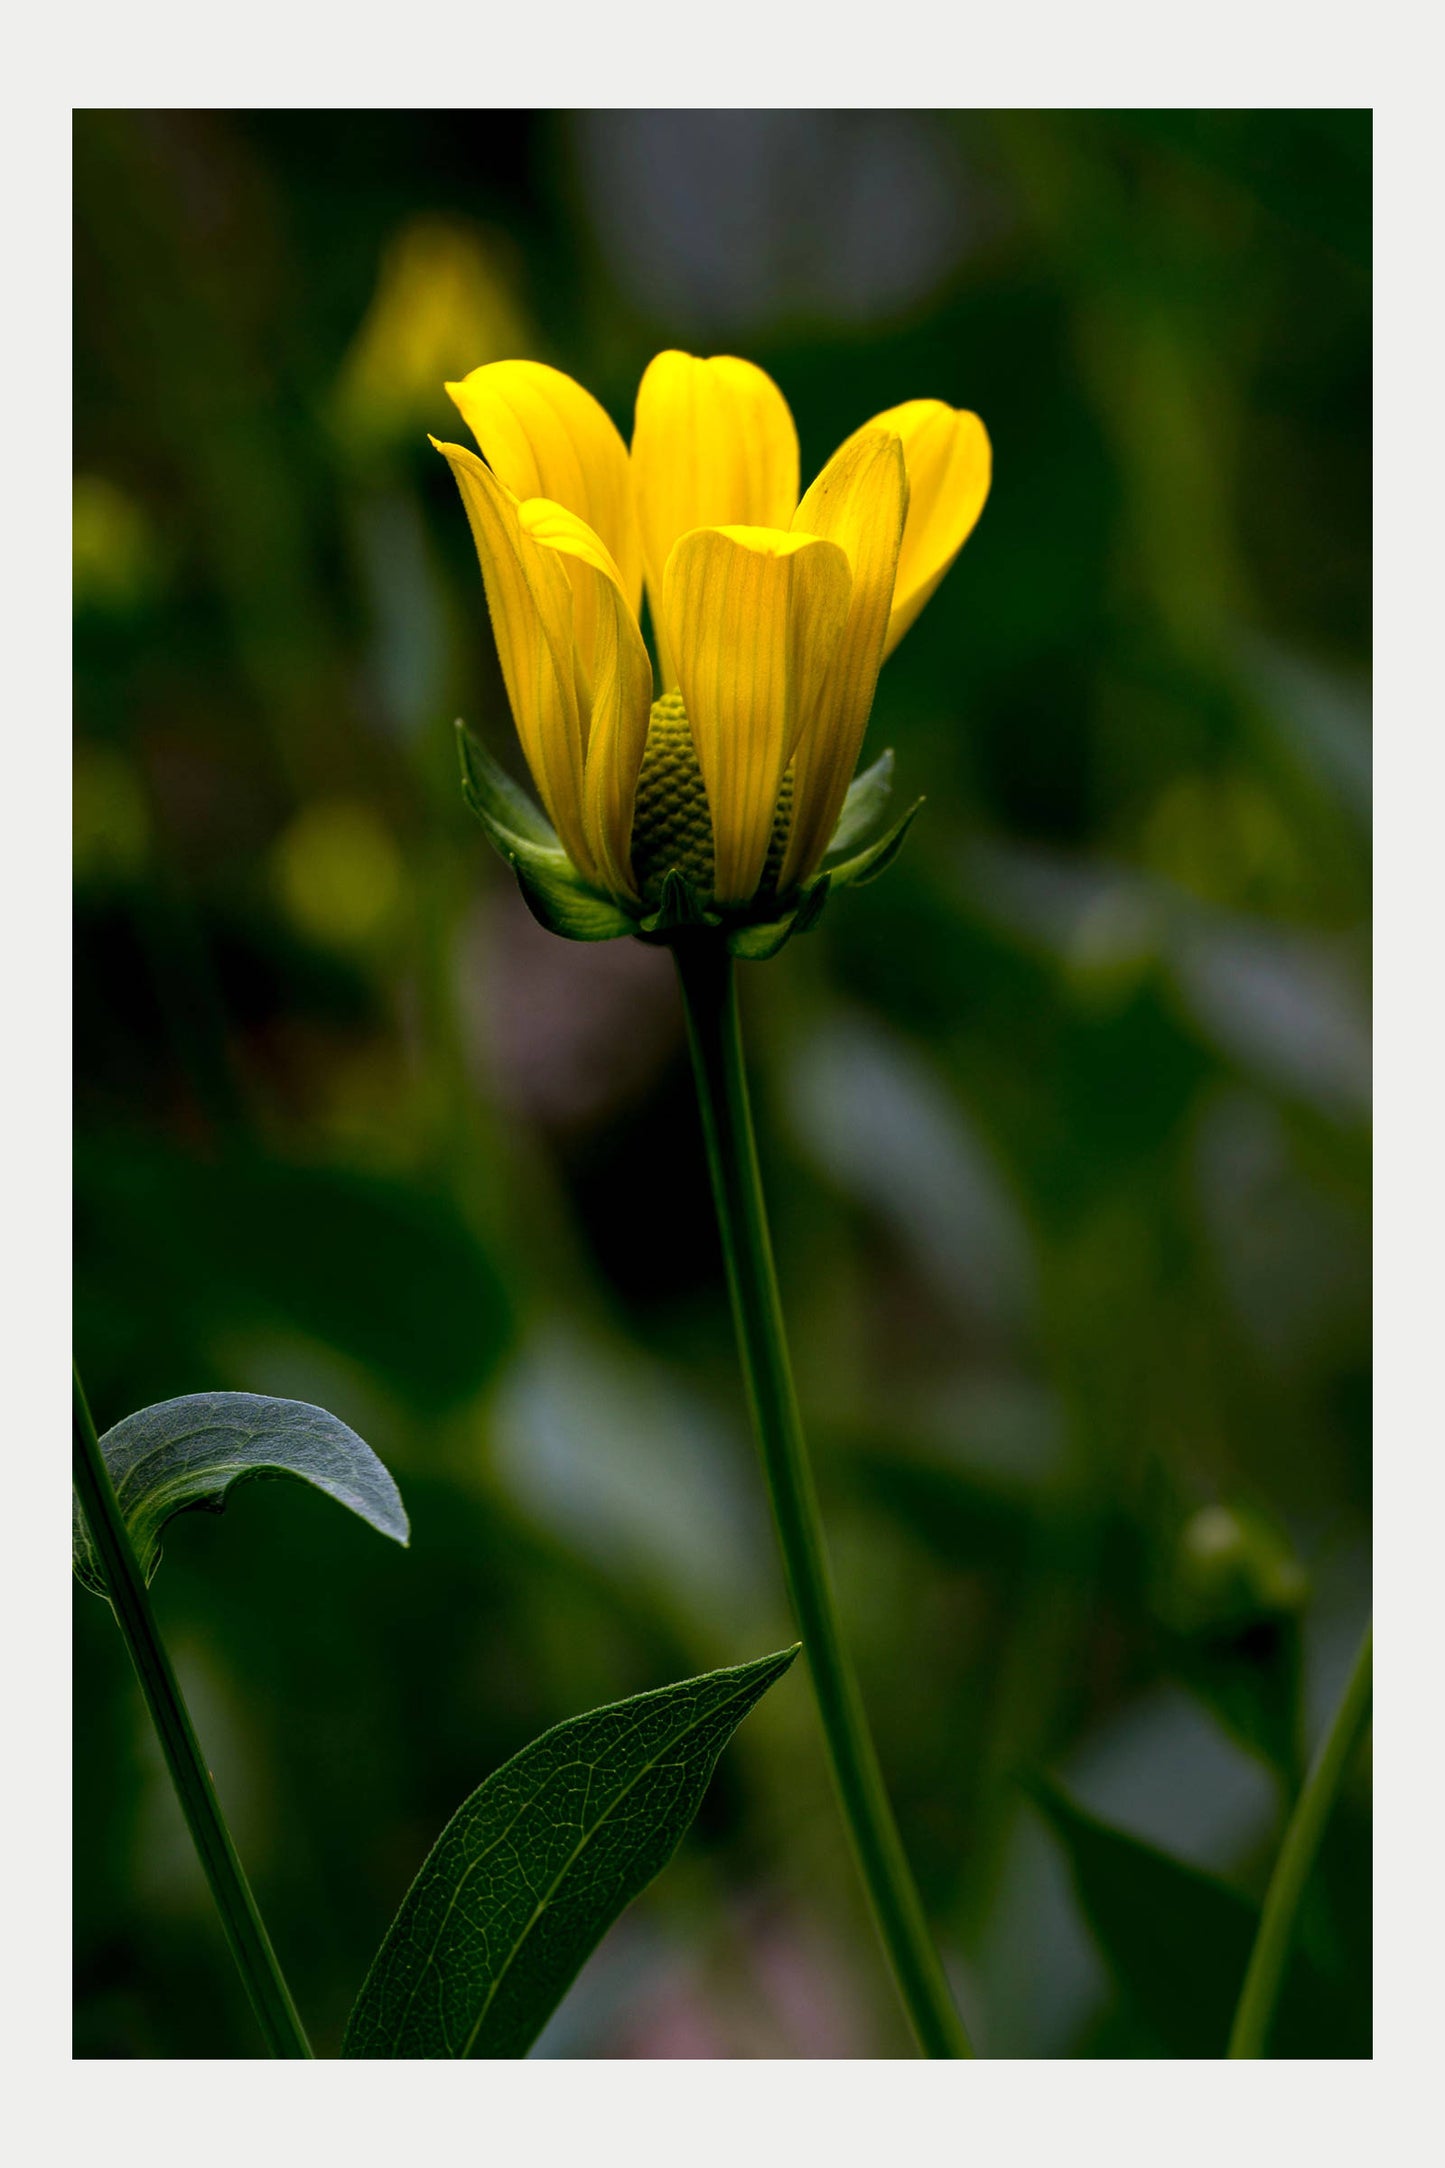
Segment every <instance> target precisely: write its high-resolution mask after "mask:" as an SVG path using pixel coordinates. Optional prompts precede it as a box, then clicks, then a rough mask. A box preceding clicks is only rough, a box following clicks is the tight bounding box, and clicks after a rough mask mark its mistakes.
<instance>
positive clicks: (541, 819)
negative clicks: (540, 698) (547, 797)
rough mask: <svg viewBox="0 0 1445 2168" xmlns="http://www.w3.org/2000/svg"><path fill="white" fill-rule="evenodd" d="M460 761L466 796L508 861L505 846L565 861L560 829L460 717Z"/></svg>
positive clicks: (463, 788)
mask: <svg viewBox="0 0 1445 2168" xmlns="http://www.w3.org/2000/svg"><path fill="white" fill-rule="evenodd" d="M456 733H457V758H458V760H459V761H460V763H461V770H462V796H463V797H464V798H465V799H466V801H467V804H468V805H469V806H470V807H471V809H472V811H473V812H474V813H475V814H476V816H477V819H478V820H479V821H480V822H481V824H482V826H483V827H484V828H485V829H486V831H487V834H488V836H489V837H490V839H491V840H492V842H493V843H495V844H496V846H497V849H498V850H499V851H501V852H502V855H503V857H504V858H505V857H506V856H507V855H508V853H507V850H506V848H505V844H504V842H503V840H502V839H505V843H510V844H511V845H512V846H513V847H522V848H524V849H531V850H539V851H545V852H547V853H548V855H549V856H553V857H557V858H564V857H566V853H565V851H564V850H563V849H562V845H561V842H560V840H559V838H558V835H557V831H556V829H555V828H554V827H553V826H552V823H551V822H550V821H549V820H548V818H547V816H546V814H545V813H543V811H542V810H541V808H540V806H536V805H534V804H533V803H532V800H531V799H530V798H529V797H528V796H527V793H526V792H525V791H524V790H523V789H522V787H521V785H520V784H519V783H514V782H513V781H512V778H511V777H510V776H509V775H508V773H507V771H506V769H505V768H503V767H500V766H499V765H498V763H497V762H496V761H495V760H493V758H492V756H491V754H490V753H489V752H488V751H487V749H486V747H485V746H484V745H479V744H478V742H477V740H476V739H475V738H474V737H473V736H472V734H471V732H470V731H469V730H468V729H467V726H466V724H465V723H464V722H462V721H461V719H460V718H458V720H457V724H456Z"/></svg>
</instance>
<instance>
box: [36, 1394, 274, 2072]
mask: <svg viewBox="0 0 1445 2168" xmlns="http://www.w3.org/2000/svg"><path fill="white" fill-rule="evenodd" d="M74 1377H75V1425H74V1429H75V1452H74V1461H73V1475H74V1481H75V1488H76V1491H77V1492H78V1493H79V1497H80V1503H81V1508H82V1510H83V1512H84V1514H85V1518H86V1520H87V1522H88V1523H89V1525H90V1532H91V1535H92V1537H93V1538H94V1540H95V1547H96V1550H97V1551H98V1552H99V1553H100V1561H101V1565H102V1566H103V1568H104V1569H105V1584H106V1588H107V1590H108V1591H109V1594H110V1600H111V1607H112V1609H113V1610H114V1612H115V1616H116V1623H117V1624H118V1625H119V1627H120V1630H121V1634H122V1636H123V1637H124V1640H125V1645H126V1647H127V1649H128V1650H129V1651H130V1660H131V1662H132V1663H133V1664H134V1665H135V1673H136V1677H137V1678H138V1679H139V1681H140V1687H141V1692H142V1693H143V1694H144V1696H145V1700H146V1707H147V1708H148V1709H149V1710H150V1714H151V1721H152V1722H153V1724H154V1725H155V1728H156V1732H157V1735H158V1737H159V1739H160V1742H161V1750H162V1752H163V1753H164V1755H165V1758H166V1767H167V1768H168V1769H169V1770H170V1773H171V1782H172V1783H173V1784H174V1785H175V1788H176V1797H177V1798H178V1799H179V1800H180V1803H181V1812H182V1813H183V1814H184V1815H185V1818H186V1826H187V1827H188V1828H189V1830H190V1832H191V1837H192V1840H193V1842H194V1844H195V1847H196V1850H197V1852H198V1853H199V1855H200V1861H201V1865H202V1867H203V1868H204V1869H205V1872H206V1880H207V1881H208V1882H209V1883H210V1885H211V1895H212V1896H213V1897H214V1898H215V1900H216V1909H217V1911H218V1912H219V1913H220V1915H221V1924H222V1926H223V1927H224V1928H225V1930H226V1940H227V1941H228V1942H229V1943H230V1945H231V1955H232V1956H233V1957H234V1958H235V1960H236V1965H237V1968H238V1970H239V1971H240V1974H241V1978H242V1979H243V1980H244V1981H245V1983H246V1991H247V1993H248V1994H249V1995H250V1998H251V2006H252V2008H253V2009H254V2010H255V2012H256V2018H257V2021H258V2023H259V2024H260V2027H261V2030H262V2032H263V2034H264V2035H265V2038H266V2046H267V2048H268V2049H269V2051H270V2052H271V2054H272V2055H278V2056H284V2057H287V2058H289V2059H292V2060H301V2059H303V2058H309V2057H310V2054H311V2043H310V2042H309V2040H308V2039H307V2038H306V2033H305V2029H304V2027H303V2026H302V2023H301V2020H300V2018H299V2017H298V2015H297V2013H296V2005H295V2004H294V2003H293V2002H292V2000H291V1991H290V1989H289V1988H288V1987H287V1985H286V1982H285V1979H284V1978H283V1977H282V1973H281V1967H280V1965H279V1964H278V1963H277V1961H276V1952H275V1951H274V1950H273V1949H272V1947H271V1938H270V1936H269V1935H268V1934H267V1932H266V1928H265V1924H264V1922H263V1920H262V1918H261V1915H260V1913H259V1912H258V1911H257V1909H256V1900H255V1898H254V1897H253V1896H252V1894H251V1885H250V1883H249V1882H248V1881H247V1880H246V1871H245V1869H244V1868H243V1867H242V1865H241V1862H240V1859H239V1858H238V1856H237V1853H236V1847H235V1845H234V1844H233V1843H232V1842H231V1832H230V1831H229V1829H227V1827H226V1821H225V1817H224V1815H223V1814H222V1812H221V1804H220V1801H219V1800H218V1799H217V1797H216V1788H215V1786H214V1784H213V1783H212V1782H211V1775H210V1771H209V1770H208V1769H207V1767H206V1765H205V1762H204V1761H203V1760H202V1758H201V1749H200V1745H199V1743H198V1742H197V1739H196V1734H195V1730H194V1728H193V1726H192V1724H191V1718H190V1712H189V1711H188V1709H187V1708H186V1704H185V1702H184V1700H183V1699H182V1696H181V1689H180V1685H179V1683H178V1681H177V1679H176V1675H175V1672H174V1671H173V1670H172V1669H171V1661H170V1658H169V1657H168V1656H167V1654H166V1650H165V1644H164V1642H163V1641H162V1640H161V1637H160V1632H159V1629H158V1628H157V1626H156V1621H155V1613H154V1612H153V1611H152V1609H151V1601H150V1597H149V1595H148V1594H147V1592H146V1585H145V1582H144V1580H143V1579H142V1576H141V1571H140V1568H139V1566H138V1565H137V1564H136V1557H135V1552H134V1550H133V1549H132V1548H131V1541H130V1537H129V1535H128V1534H127V1532H126V1525H125V1521H124V1519H123V1518H122V1516H121V1510H120V1506H119V1503H118V1502H117V1499H116V1495H115V1488H114V1485H113V1484H112V1482H111V1480H110V1471H109V1469H108V1468H107V1467H106V1465H105V1457H104V1455H103V1454H102V1452H101V1450H100V1445H99V1441H98V1440H97V1438H96V1435H95V1424H94V1423H93V1422H92V1420H91V1415H90V1408H89V1405H88V1404H87V1401H86V1398H85V1390H84V1387H83V1386H82V1385H81V1382H80V1373H79V1371H78V1370H77V1371H75V1372H74Z"/></svg>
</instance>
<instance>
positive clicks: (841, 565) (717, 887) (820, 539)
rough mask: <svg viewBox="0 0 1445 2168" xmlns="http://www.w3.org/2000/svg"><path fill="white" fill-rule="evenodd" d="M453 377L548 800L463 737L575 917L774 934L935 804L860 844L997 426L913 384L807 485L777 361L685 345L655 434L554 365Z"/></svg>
mask: <svg viewBox="0 0 1445 2168" xmlns="http://www.w3.org/2000/svg"><path fill="white" fill-rule="evenodd" d="M447 390H448V392H449V393H450V394H451V397H452V399H453V400H454V401H455V403H456V405H457V407H458V409H459V410H460V412H461V415H462V417H463V419H464V420H465V422H466V423H467V425H468V427H469V428H470V430H471V431H472V434H473V436H474V437H475V438H476V441H477V444H478V445H479V447H480V450H481V457H480V458H478V456H477V454H476V453H474V452H471V451H468V450H466V449H465V448H464V447H463V446H462V445H459V444H437V449H438V450H439V451H440V452H442V453H443V454H444V456H445V457H446V459H447V460H448V461H449V462H450V465H451V468H452V472H453V474H454V475H455V476H456V479H457V483H458V486H459V488H460V490H461V493H462V501H463V503H464V505H465V506H466V511H467V516H468V519H469V520H470V522H471V528H472V534H473V537H474V539H475V541H476V546H477V555H478V557H479V558H480V560H481V567H482V578H483V581H484V583H485V586H486V593H487V602H488V605H489V608H490V611H491V618H492V626H493V630H494V632H495V634H496V642H497V653H498V656H499V658H500V661H501V666H502V674H503V677H504V679H505V681H506V687H507V694H508V697H509V699H510V702H511V707H512V714H513V717H514V719H515V721H516V726H517V734H518V736H519V738H520V739H521V743H522V750H523V752H524V754H525V755H526V760H527V765H528V767H529V769H530V770H531V774H532V780H533V782H534V783H535V785H536V789H537V794H538V796H539V798H540V799H541V801H542V807H543V809H544V811H545V816H546V818H545V819H544V818H543V817H542V814H541V813H539V812H538V810H537V808H536V807H535V806H533V805H531V803H530V801H529V800H528V799H527V798H526V796H525V794H524V793H523V792H521V791H519V790H518V789H517V787H516V786H515V785H514V784H512V783H510V782H509V781H508V779H507V778H506V777H505V775H504V774H503V773H502V772H501V771H500V770H499V769H498V768H497V767H496V766H495V764H494V763H493V762H491V761H490V760H489V759H488V757H487V756H486V755H485V754H484V753H483V752H482V750H481V748H480V747H478V746H477V745H476V744H475V743H474V742H473V741H472V740H470V739H468V738H467V737H466V735H465V733H463V734H462V737H461V745H462V760H463V780H464V785H465V787H466V789H467V792H468V795H469V797H470V799H471V802H472V803H473V806H474V808H475V809H476V811H477V812H478V813H479V814H480V815H481V817H482V819H483V821H484V822H485V824H486V826H487V828H488V832H489V833H490V834H491V836H492V839H493V841H494V842H495V843H496V844H497V846H498V848H499V849H500V850H501V851H502V852H503V854H504V855H505V856H506V857H507V858H508V859H509V861H510V863H511V864H512V865H513V867H514V869H515V870H516V872H517V875H518V878H519V880H520V881H521V884H522V888H523V893H524V894H525V895H526V896H527V900H528V902H529V903H530V904H531V906H532V908H533V910H534V911H536V913H537V915H538V916H539V917H540V918H541V919H542V920H543V923H544V924H548V925H550V926H552V928H553V930H554V931H557V932H560V933H568V934H571V935H573V936H574V937H576V938H581V939H593V940H597V939H606V938H608V937H609V936H610V935H612V934H614V933H641V934H642V935H643V936H644V938H649V937H651V938H668V937H670V935H671V934H672V933H673V932H674V931H675V930H676V929H677V928H678V927H679V926H685V925H696V924H706V925H711V926H715V927H718V928H720V929H722V930H723V931H724V932H725V933H726V935H727V938H728V945H729V947H731V948H732V949H733V950H734V952H735V953H740V954H744V955H764V954H771V953H772V952H773V950H774V949H775V948H776V947H778V946H781V943H782V941H783V940H785V939H786V938H787V936H788V934H789V933H790V932H792V931H796V930H799V929H800V928H801V927H802V926H804V925H806V924H810V923H812V921H813V919H814V918H816V915H817V912H818V910H819V909H820V908H821V905H822V902H823V899H824V897H825V896H826V894H827V893H828V890H829V888H830V887H838V886H843V885H846V884H847V883H848V882H850V881H857V880H861V879H865V878H868V877H870V876H871V875H872V874H875V873H877V872H879V871H881V870H882V866H883V864H884V863H885V862H886V861H887V859H888V858H890V857H891V856H892V853H893V851H894V850H895V849H896V847H897V844H898V841H899V840H900V839H901V834H902V830H903V828H904V827H906V825H907V818H911V815H910V816H907V817H905V820H904V821H903V822H900V823H899V824H898V827H897V828H896V829H895V830H893V831H892V832H891V833H890V834H889V835H886V836H884V837H882V838H881V839H879V840H878V841H877V842H874V843H873V844H871V845H870V846H869V847H868V848H867V849H864V850H862V851H858V852H856V853H855V855H853V856H849V855H848V853H849V852H850V851H851V850H852V848H853V846H854V845H855V844H856V843H858V842H859V840H860V839H861V837H862V836H863V835H864V834H866V832H867V829H868V827H869V826H870V825H872V824H873V823H874V821H875V820H876V816H877V812H878V809H879V807H880V805H881V803H882V801H883V799H884V798H885V797H886V794H887V789H888V782H889V774H890V768H891V756H889V755H885V756H884V759H883V760H882V761H881V762H879V763H877V764H876V765H875V767H874V768H873V769H871V770H869V771H868V773H867V774H866V775H865V776H861V777H859V778H858V779H857V781H856V782H855V781H854V780H853V772H854V769H855V767H856V765H857V761H858V756H859V753H860V750H861V748H862V744H863V735H864V731H865V730H866V728H867V723H868V713H869V710H870V708H871V707H872V704H873V691H874V687H875V685H876V683H877V679H878V672H879V669H880V667H881V665H882V663H883V661H884V659H885V657H886V656H887V655H888V654H890V653H891V651H892V650H893V648H894V647H896V646H897V644H898V642H899V640H901V639H902V637H903V635H904V633H905V632H906V631H907V630H908V628H909V626H910V625H911V624H912V623H913V621H914V619H915V618H916V617H917V616H918V614H919V612H920V610H921V609H922V608H923V606H924V604H925V603H926V602H927V601H928V599H929V597H930V595H932V593H933V592H934V590H935V588H936V587H937V586H938V584H939V582H940V580H941V579H942V578H943V576H944V574H945V573H946V572H947V570H948V568H949V566H950V565H951V564H952V563H953V560H954V558H955V557H956V556H957V555H958V552H959V550H960V549H961V548H962V546H963V544H964V542H965V541H966V539H967V537H968V535H969V534H970V532H971V531H972V529H973V526H974V524H975V522H976V521H977V519H978V516H979V513H980V512H981V511H982V509H983V504H984V500H985V498H986V497H987V495H988V487H989V470H990V455H989V442H988V436H987V434H986V432H985V430H984V427H983V424H982V423H981V422H980V421H979V419H978V417H977V415H974V414H969V413H962V412H957V411H955V409H953V408H952V407H949V406H945V405H944V404H943V403H942V402H941V401H940V400H936V399H913V400H909V401H907V402H906V403H905V404H904V405H902V406H898V407H891V408H889V410H888V411H887V412H886V413H883V414H878V415H875V416H874V418H873V420H872V421H870V422H867V423H865V424H864V426H863V427H862V428H861V429H858V430H856V431H855V432H854V434H853V435H852V436H850V437H849V438H848V439H847V441H846V442H845V443H844V444H842V445H841V446H840V447H839V449H838V450H837V451H836V452H835V453H834V454H833V457H832V458H831V459H830V460H829V461H828V463H827V465H826V466H825V467H824V468H823V470H822V472H821V473H820V474H819V475H818V477H817V479H816V480H815V481H814V482H813V484H812V486H811V487H810V488H809V489H808V490H807V491H806V493H805V494H804V495H803V497H802V498H801V500H800V499H799V495H798V483H799V472H798V438H797V432H796V430H795V428H794V426H793V417H792V415H791V414H790V412H789V411H788V405H787V401H786V400H785V399H784V397H783V395H782V393H781V392H780V391H779V389H778V387H777V385H776V384H774V382H773V381H772V379H771V378H770V377H769V376H767V375H766V374H765V373H764V372H763V371H762V370H761V369H759V368H756V367H754V365H753V364H752V363H751V362H747V361H739V360H736V359H734V358H732V357H731V356H724V357H720V358H718V359H714V360H707V361H703V360H698V359H695V358H694V357H693V356H692V355H690V354H681V353H665V354H659V355H658V356H657V358H656V360H655V361H653V362H652V363H651V364H650V365H649V367H648V369H647V371H646V374H645V375H644V376H643V379H642V383H641V386H640V388H639V390H638V394H637V411H636V420H635V425H634V428H633V435H632V446H631V450H630V451H629V449H628V447H627V446H626V445H625V444H624V443H623V441H622V438H621V436H620V435H619V433H618V431H617V429H616V428H615V426H614V424H613V423H612V421H611V420H610V418H609V417H608V415H607V414H606V413H605V412H604V410H603V408H602V407H601V406H600V405H599V404H598V402H597V401H596V400H595V399H594V398H593V397H592V395H591V394H590V392H587V391H585V390H584V389H583V388H582V386H581V385H580V384H577V383H575V382H574V381H573V379H572V378H571V377H569V376H564V375H563V374H562V373H561V371H560V370H557V369H552V368H549V367H547V366H546V365H545V364H544V363H542V362H536V361H499V362H490V363H488V364H487V365H486V366H484V367H482V368H479V369H474V370H473V371H472V372H471V374H470V375H469V376H467V377H465V378H464V379H463V380H462V381H461V383H459V384H448V386H447ZM433 442H436V440H435V439H433ZM644 593H645V595H646V600H647V608H648V613H649V617H650V622H651V629H652V638H653V651H654V656H655V661H654V659H653V658H652V657H650V656H649V652H648V648H647V644H646V642H645V641H644V638H643V633H642V604H643V597H644ZM850 785H851V790H850ZM914 810H916V808H915V809H914Z"/></svg>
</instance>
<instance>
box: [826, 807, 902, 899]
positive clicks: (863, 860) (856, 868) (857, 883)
mask: <svg viewBox="0 0 1445 2168" xmlns="http://www.w3.org/2000/svg"><path fill="white" fill-rule="evenodd" d="M922 804H923V800H922V799H921V798H915V800H914V802H913V804H912V805H911V806H910V807H909V808H908V811H907V812H906V813H905V814H904V816H903V818H902V820H900V821H896V822H895V823H894V825H893V827H891V828H890V829H889V831H888V833H887V835H885V836H880V837H879V838H878V840H877V842H876V843H870V844H869V845H868V848H867V849H866V850H862V851H859V852H858V853H857V855H856V856H855V857H853V858H845V859H844V860H843V863H842V864H841V865H839V866H830V867H829V868H828V872H827V874H826V875H825V876H824V878H825V879H828V880H831V881H832V883H833V886H834V887H835V888H862V887H863V886H864V884H865V883H866V882H868V881H876V880H877V879H878V876H879V875H880V874H881V873H886V872H887V871H888V868H889V867H890V866H891V865H892V863H893V861H894V859H895V858H896V857H897V856H898V853H899V852H900V851H901V850H902V848H903V838H904V837H905V836H906V835H907V833H908V831H909V829H910V828H911V827H912V825H913V819H914V815H915V814H916V813H917V811H918V808H919V807H920V806H921V805H922Z"/></svg>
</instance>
